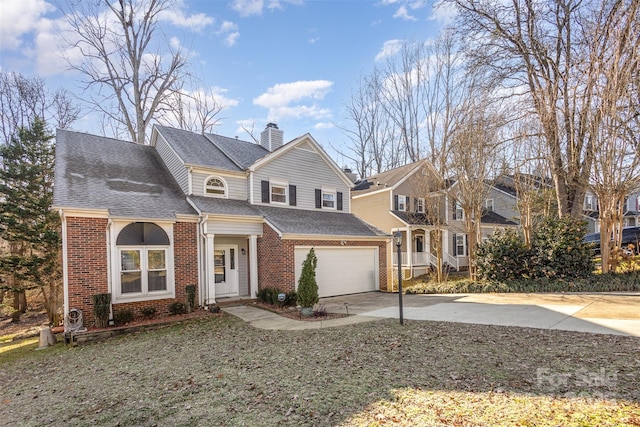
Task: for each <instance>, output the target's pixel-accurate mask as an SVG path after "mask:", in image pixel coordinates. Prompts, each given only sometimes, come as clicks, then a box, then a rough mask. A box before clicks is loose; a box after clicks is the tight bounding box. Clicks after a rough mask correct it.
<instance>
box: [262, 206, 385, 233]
mask: <svg viewBox="0 0 640 427" xmlns="http://www.w3.org/2000/svg"><path fill="white" fill-rule="evenodd" d="M256 207H257V208H258V209H260V211H261V212H262V214H263V215H264V217H265V218H266V219H267V220H268V221H269V222H270V223H271V224H273V225H274V226H275V227H276V228H277V229H278V230H279V231H281V232H282V233H284V234H302V235H318V236H322V235H325V236H345V237H346V236H352V237H353V236H355V237H387V235H386V234H385V233H383V232H382V231H380V230H378V229H376V228H375V227H373V226H371V225H369V224H367V223H365V222H364V221H362V220H360V219H359V218H357V217H356V216H355V215H353V214H348V213H341V212H328V211H322V210H317V211H314V210H302V209H288V208H276V207H271V206H256Z"/></svg>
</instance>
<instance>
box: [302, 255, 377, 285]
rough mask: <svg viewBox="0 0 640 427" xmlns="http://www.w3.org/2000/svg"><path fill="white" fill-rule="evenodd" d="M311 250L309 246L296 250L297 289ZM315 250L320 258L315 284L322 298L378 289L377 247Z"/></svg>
mask: <svg viewBox="0 0 640 427" xmlns="http://www.w3.org/2000/svg"><path fill="white" fill-rule="evenodd" d="M310 249H311V247H310V246H309V247H306V246H305V247H303V246H296V249H295V265H296V288H297V287H298V279H299V278H300V273H301V272H302V262H303V261H304V260H305V259H306V257H307V254H308V253H309V250H310ZM314 250H315V253H316V257H317V258H318V266H317V268H316V281H317V282H318V294H319V295H320V297H330V296H334V295H345V294H355V293H358V292H368V291H375V290H377V289H378V283H379V277H378V248H377V247H370V246H369V247H331V248H322V247H320V248H319V247H315V248H314Z"/></svg>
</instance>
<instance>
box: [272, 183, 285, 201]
mask: <svg viewBox="0 0 640 427" xmlns="http://www.w3.org/2000/svg"><path fill="white" fill-rule="evenodd" d="M287 187H288V185H287V184H280V183H277V182H271V183H270V193H271V203H281V204H285V205H286V204H287Z"/></svg>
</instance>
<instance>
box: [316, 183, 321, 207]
mask: <svg viewBox="0 0 640 427" xmlns="http://www.w3.org/2000/svg"><path fill="white" fill-rule="evenodd" d="M316 208H318V209H322V190H320V189H318V188H316Z"/></svg>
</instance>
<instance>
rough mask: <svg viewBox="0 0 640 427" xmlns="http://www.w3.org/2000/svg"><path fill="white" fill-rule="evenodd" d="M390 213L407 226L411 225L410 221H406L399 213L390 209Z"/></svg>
mask: <svg viewBox="0 0 640 427" xmlns="http://www.w3.org/2000/svg"><path fill="white" fill-rule="evenodd" d="M389 213H390V214H391V216H393V217H394V218H396V219H397V220H398V221H400V222H401V223H403V224H404V225H405V227H409V226H410V225H411V224H409V223H408V222H406V221H405V220H404V219H402V218H400V217H399V216H398V215H396V214H395V213H394V212H393V211H389Z"/></svg>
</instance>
